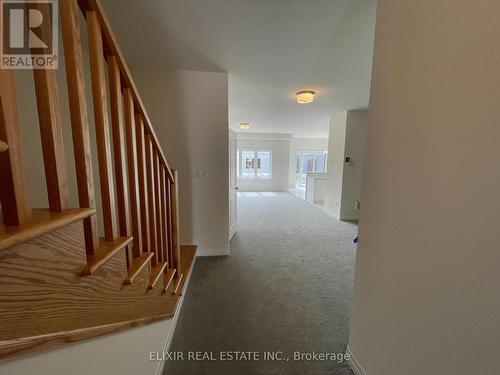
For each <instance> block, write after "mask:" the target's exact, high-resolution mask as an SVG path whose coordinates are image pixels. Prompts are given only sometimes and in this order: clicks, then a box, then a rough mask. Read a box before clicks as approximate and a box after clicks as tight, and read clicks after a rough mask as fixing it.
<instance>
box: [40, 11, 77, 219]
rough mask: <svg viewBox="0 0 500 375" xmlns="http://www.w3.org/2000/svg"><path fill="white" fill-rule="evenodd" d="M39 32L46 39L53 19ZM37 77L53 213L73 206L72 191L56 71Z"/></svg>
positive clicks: (43, 147)
mask: <svg viewBox="0 0 500 375" xmlns="http://www.w3.org/2000/svg"><path fill="white" fill-rule="evenodd" d="M35 6H37V5H36V4H35ZM39 32H40V33H41V37H42V39H46V37H47V36H50V35H51V33H52V23H51V21H50V20H46V22H43V23H42V25H41V26H40V27H39ZM33 78H34V81H35V94H36V104H37V109H38V123H39V125H40V135H41V141H42V153H43V162H44V167H45V180H46V183H47V194H48V200H49V208H50V211H52V212H61V211H64V210H66V209H67V208H68V206H69V193H68V181H67V177H66V157H65V155H64V140H63V133H62V125H61V110H60V107H59V95H58V89H57V80H56V70H54V69H33Z"/></svg>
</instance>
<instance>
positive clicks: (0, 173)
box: [0, 21, 31, 225]
mask: <svg viewBox="0 0 500 375" xmlns="http://www.w3.org/2000/svg"><path fill="white" fill-rule="evenodd" d="M1 22H2V21H0V27H2V24H1ZM0 140H1V141H3V142H4V143H5V145H6V147H7V150H6V151H4V152H0V180H1V181H2V183H0V203H1V205H2V215H3V220H4V223H5V224H7V225H19V224H24V223H26V222H28V221H30V220H31V206H30V203H29V196H28V190H27V185H26V176H25V173H24V171H25V168H24V157H23V153H22V145H21V126H20V122H19V116H18V113H17V100H16V92H15V84H14V77H13V72H12V70H7V69H0Z"/></svg>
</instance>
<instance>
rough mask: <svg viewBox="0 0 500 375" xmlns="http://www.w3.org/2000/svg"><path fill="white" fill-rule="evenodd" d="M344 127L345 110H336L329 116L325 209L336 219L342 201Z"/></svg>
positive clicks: (345, 125) (345, 124)
mask: <svg viewBox="0 0 500 375" xmlns="http://www.w3.org/2000/svg"><path fill="white" fill-rule="evenodd" d="M346 129H347V111H342V112H336V113H334V114H332V115H331V116H330V130H329V133H328V162H327V179H326V191H325V210H326V212H328V213H329V214H331V215H333V216H334V217H336V218H337V219H339V218H340V207H341V201H342V179H343V176H344V149H345V136H346V131H347V130H346Z"/></svg>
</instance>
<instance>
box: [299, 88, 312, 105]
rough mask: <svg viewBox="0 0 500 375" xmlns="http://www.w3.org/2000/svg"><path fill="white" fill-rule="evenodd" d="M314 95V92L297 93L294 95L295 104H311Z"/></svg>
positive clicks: (303, 91)
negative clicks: (295, 98)
mask: <svg viewBox="0 0 500 375" xmlns="http://www.w3.org/2000/svg"><path fill="white" fill-rule="evenodd" d="M314 94H316V92H314V91H312V90H302V91H299V92H297V93H296V94H295V95H297V103H299V104H307V103H312V102H313V100H314Z"/></svg>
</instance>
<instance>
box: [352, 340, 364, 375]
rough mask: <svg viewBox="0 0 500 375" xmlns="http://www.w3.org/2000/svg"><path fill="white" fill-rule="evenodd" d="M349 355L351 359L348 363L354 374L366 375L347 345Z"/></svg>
mask: <svg viewBox="0 0 500 375" xmlns="http://www.w3.org/2000/svg"><path fill="white" fill-rule="evenodd" d="M347 353H349V357H350V359H349V361H347V363H348V364H349V366H350V367H351V370H352V372H354V373H355V374H356V375H366V372H365V370H363V367H361V365H360V363H359V362H358V359H357V358H356V356H355V355H354V354H353V353H352V351H351V348H350V347H349V345H347Z"/></svg>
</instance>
